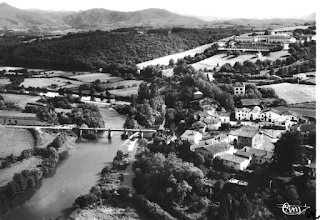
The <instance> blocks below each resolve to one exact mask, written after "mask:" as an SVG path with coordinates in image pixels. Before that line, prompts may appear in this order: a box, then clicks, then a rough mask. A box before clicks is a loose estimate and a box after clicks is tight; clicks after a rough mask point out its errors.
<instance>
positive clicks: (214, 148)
mask: <svg viewBox="0 0 320 220" xmlns="http://www.w3.org/2000/svg"><path fill="white" fill-rule="evenodd" d="M203 148H204V149H205V150H207V151H209V152H210V153H211V154H212V155H215V154H218V153H222V152H225V151H228V150H229V149H230V147H229V145H228V143H226V142H220V143H215V144H210V145H206V146H204V147H203Z"/></svg>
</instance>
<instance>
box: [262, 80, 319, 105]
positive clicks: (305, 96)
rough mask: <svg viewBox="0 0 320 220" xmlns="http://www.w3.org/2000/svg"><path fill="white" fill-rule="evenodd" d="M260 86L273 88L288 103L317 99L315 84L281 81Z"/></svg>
mask: <svg viewBox="0 0 320 220" xmlns="http://www.w3.org/2000/svg"><path fill="white" fill-rule="evenodd" d="M259 87H261V88H262V87H267V88H273V89H274V90H275V91H276V94H277V95H278V96H279V98H282V99H284V100H286V101H287V103H288V104H295V103H303V102H313V101H316V86H314V85H303V84H290V83H280V84H272V85H266V86H259Z"/></svg>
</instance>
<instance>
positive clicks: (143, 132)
mask: <svg viewBox="0 0 320 220" xmlns="http://www.w3.org/2000/svg"><path fill="white" fill-rule="evenodd" d="M4 127H7V128H20V129H28V128H34V129H52V130H72V131H73V132H75V133H76V134H77V135H78V136H80V137H81V136H82V132H83V131H93V132H94V133H95V134H97V133H98V132H105V131H108V138H111V137H112V135H113V132H123V134H124V135H125V136H128V134H129V132H132V133H136V132H138V133H139V135H140V137H143V136H146V137H152V135H153V134H154V133H157V131H160V130H161V129H158V130H156V129H126V128H81V127H77V126H74V125H67V126H25V125H4Z"/></svg>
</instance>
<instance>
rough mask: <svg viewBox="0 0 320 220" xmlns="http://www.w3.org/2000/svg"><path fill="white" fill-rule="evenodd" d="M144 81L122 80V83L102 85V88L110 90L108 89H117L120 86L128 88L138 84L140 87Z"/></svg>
mask: <svg viewBox="0 0 320 220" xmlns="http://www.w3.org/2000/svg"><path fill="white" fill-rule="evenodd" d="M142 82H143V81H142V80H122V81H118V82H112V83H103V84H100V85H101V86H102V87H104V88H108V89H116V88H117V87H119V86H125V87H126V88H127V87H128V86H129V87H132V85H134V84H136V85H137V86H136V87H138V86H139V85H140V84H141V83H142Z"/></svg>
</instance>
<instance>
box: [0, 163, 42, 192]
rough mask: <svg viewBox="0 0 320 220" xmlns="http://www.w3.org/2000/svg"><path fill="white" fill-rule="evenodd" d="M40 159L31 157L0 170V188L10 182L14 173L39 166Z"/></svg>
mask: <svg viewBox="0 0 320 220" xmlns="http://www.w3.org/2000/svg"><path fill="white" fill-rule="evenodd" d="M41 162H42V159H40V158H37V157H31V158H28V159H25V160H23V161H21V162H18V163H15V164H13V165H12V166H11V167H8V168H5V169H2V170H0V188H1V187H3V186H5V185H6V184H7V183H8V182H10V181H11V180H12V178H13V176H14V174H15V173H21V172H22V171H23V170H33V169H35V168H36V167H37V165H40V164H41Z"/></svg>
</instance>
